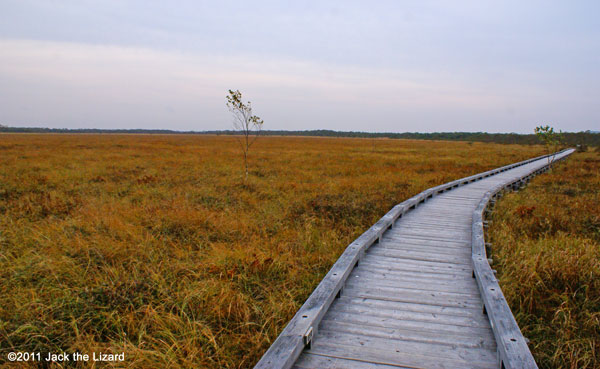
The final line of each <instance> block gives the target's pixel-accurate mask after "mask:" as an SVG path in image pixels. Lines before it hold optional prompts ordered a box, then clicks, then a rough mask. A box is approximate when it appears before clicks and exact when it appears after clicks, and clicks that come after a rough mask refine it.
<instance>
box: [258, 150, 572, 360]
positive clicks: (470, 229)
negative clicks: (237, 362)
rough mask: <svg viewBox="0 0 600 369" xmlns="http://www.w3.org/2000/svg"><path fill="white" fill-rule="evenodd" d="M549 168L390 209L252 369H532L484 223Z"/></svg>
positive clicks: (471, 183)
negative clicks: (508, 195)
mask: <svg viewBox="0 0 600 369" xmlns="http://www.w3.org/2000/svg"><path fill="white" fill-rule="evenodd" d="M573 151H574V150H572V149H568V150H563V151H561V152H558V153H555V154H552V155H551V156H553V157H554V162H556V161H558V160H562V159H564V158H566V157H567V156H568V155H570V154H571V153H573ZM548 167H549V160H548V155H545V156H541V157H537V158H533V159H529V160H525V161H522V162H519V163H515V164H511V165H507V166H504V167H501V168H497V169H494V170H491V171H487V172H484V173H480V174H477V175H474V176H470V177H466V178H462V179H459V180H456V181H452V182H449V183H446V184H444V185H441V186H437V187H433V188H430V189H427V190H425V191H423V192H421V193H420V194H418V195H416V196H414V197H412V198H410V199H408V200H406V201H404V202H402V203H401V204H398V205H396V206H395V207H394V208H392V209H391V210H390V211H389V212H388V213H387V214H386V215H384V216H383V217H382V218H381V219H380V220H379V221H378V222H377V223H375V225H373V226H372V227H371V228H369V229H368V230H367V231H366V232H365V233H363V234H362V235H361V236H360V237H359V238H357V239H356V240H355V241H354V242H352V243H351V244H350V245H349V246H348V247H347V248H346V250H345V251H344V253H343V254H342V255H341V256H340V258H339V259H338V260H337V261H336V263H335V264H334V265H333V267H332V268H331V270H330V271H329V272H328V273H327V275H326V276H325V277H324V278H323V280H322V281H321V283H320V284H319V285H318V286H317V288H316V289H315V290H314V291H313V293H312V294H311V296H310V297H309V298H308V299H307V301H306V302H305V303H304V305H303V306H302V307H301V308H300V309H299V310H298V312H297V313H296V315H295V316H294V317H293V318H292V320H291V321H290V322H289V323H288V325H287V326H286V327H285V329H284V330H283V332H282V333H281V334H280V335H279V337H278V338H277V340H276V341H275V342H274V343H273V345H272V346H271V347H270V348H269V350H268V351H267V352H266V353H265V354H264V356H263V357H262V358H261V360H260V361H259V362H258V364H257V365H256V367H255V369H262V368H292V367H293V368H356V369H363V368H365V369H366V368H378V369H391V368H507V369H510V368H537V366H536V364H535V361H534V360H533V357H532V355H531V353H530V352H529V349H528V347H527V344H526V340H525V338H524V337H523V335H522V334H521V332H520V330H519V327H518V325H517V323H516V321H515V319H514V317H513V315H512V313H511V311H510V309H509V307H508V305H507V303H506V300H505V299H504V296H503V294H502V291H501V290H500V286H499V285H498V282H497V280H496V278H495V274H494V271H493V270H492V268H491V266H490V261H491V260H490V259H488V257H487V254H486V244H485V240H484V226H485V222H484V217H485V212H486V210H487V209H488V206H489V205H490V204H493V202H494V201H495V199H496V198H497V197H499V196H501V195H502V193H503V192H504V191H506V190H510V189H517V188H519V187H520V186H522V185H523V184H524V183H526V182H528V181H529V179H530V178H531V177H533V176H534V175H536V174H539V173H541V172H544V171H546V170H548Z"/></svg>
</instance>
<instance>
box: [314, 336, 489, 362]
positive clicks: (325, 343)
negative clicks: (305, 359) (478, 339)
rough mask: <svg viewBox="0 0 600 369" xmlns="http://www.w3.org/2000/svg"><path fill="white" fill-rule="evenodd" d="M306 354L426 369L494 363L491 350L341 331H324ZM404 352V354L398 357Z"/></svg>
mask: <svg viewBox="0 0 600 369" xmlns="http://www.w3.org/2000/svg"><path fill="white" fill-rule="evenodd" d="M309 352H315V353H320V354H326V353H330V354H331V353H338V354H344V353H345V354H349V355H348V356H347V357H348V358H353V357H354V358H364V359H367V358H372V360H373V361H374V362H379V363H381V364H391V365H406V366H410V365H415V364H416V365H419V366H418V367H424V368H429V367H432V365H436V364H437V365H438V367H444V366H439V365H440V364H441V363H443V364H446V363H449V362H453V363H456V364H458V363H460V364H462V365H463V368H465V367H469V368H472V367H486V368H487V367H490V366H489V365H490V364H495V363H496V353H495V352H494V351H493V350H491V349H485V348H484V347H479V348H467V347H460V346H458V345H454V346H450V345H444V344H435V343H433V342H427V343H425V342H414V341H406V340H394V339H381V338H375V337H369V336H360V335H356V334H348V333H341V332H331V331H324V332H323V334H322V335H320V336H319V337H317V338H316V339H315V341H314V343H313V346H312V348H311V349H310V350H309ZM401 353H404V354H405V355H398V354H401ZM411 354H413V355H415V356H416V355H419V356H420V357H419V361H418V362H415V361H412V362H407V361H406V357H407V356H409V355H411Z"/></svg>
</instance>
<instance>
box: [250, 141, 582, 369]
mask: <svg viewBox="0 0 600 369" xmlns="http://www.w3.org/2000/svg"><path fill="white" fill-rule="evenodd" d="M568 150H571V152H572V151H573V150H572V149H568ZM565 151H567V150H562V151H560V152H557V153H553V154H548V155H542V156H539V157H536V158H532V159H527V160H524V161H521V162H518V163H514V164H509V165H506V166H503V167H500V168H496V169H493V170H489V171H486V172H483V173H479V174H475V175H472V176H469V177H464V178H461V179H457V180H455V181H452V182H448V183H445V184H442V185H440V186H436V187H432V188H429V189H427V190H425V191H423V192H421V193H419V194H417V195H415V196H413V197H411V198H409V199H408V200H406V201H404V202H402V203H400V204H398V205H396V206H394V207H393V208H392V209H391V210H390V211H389V212H388V213H387V214H385V215H384V216H383V217H382V218H381V219H379V221H377V223H375V224H374V225H373V226H372V227H371V228H369V229H368V230H367V231H365V232H364V233H363V234H362V235H360V236H359V237H358V238H357V239H356V240H354V241H353V242H352V243H350V245H348V246H347V247H346V249H345V250H344V252H343V253H342V255H341V256H340V257H339V259H338V260H337V261H336V262H335V264H334V265H333V267H332V268H331V269H330V270H329V272H328V273H327V274H326V275H325V277H324V278H323V279H322V280H321V282H320V283H319V285H318V286H317V287H316V288H315V290H314V291H313V293H312V294H311V295H310V296H309V298H308V299H307V300H306V302H305V303H304V305H302V306H301V307H300V309H299V310H298V312H297V313H296V314H295V315H294V317H293V318H292V319H291V320H290V322H289V323H288V324H287V326H286V327H285V328H284V329H283V331H282V332H281V334H280V335H279V336H278V337H277V339H276V340H275V341H274V342H273V344H272V345H271V347H269V349H268V350H267V352H266V353H265V354H264V355H263V356H262V358H261V359H260V361H259V362H258V363H257V364H256V366H255V369H266V368H269V369H287V368H291V367H292V366H293V365H294V363H295V362H296V360H297V359H298V357H299V356H300V354H301V353H302V351H303V350H304V348H305V347H306V346H310V344H311V341H312V338H313V337H315V336H316V335H317V329H318V326H319V323H320V322H321V320H322V319H323V316H324V315H325V314H326V313H327V310H328V309H329V307H330V306H331V304H332V302H333V301H334V299H335V297H336V296H337V295H338V293H340V290H341V289H342V288H343V286H344V284H345V282H346V279H347V278H348V276H349V275H350V273H351V272H352V269H353V268H354V267H355V266H357V265H358V264H359V263H360V260H361V259H362V258H363V256H364V254H365V251H366V250H367V249H368V248H369V247H370V246H371V245H373V244H374V243H377V242H379V240H381V237H382V236H383V234H384V233H385V231H387V230H388V229H389V228H391V227H392V226H393V224H394V222H395V221H396V220H397V219H399V218H401V217H402V215H403V214H405V213H407V212H409V211H410V210H412V209H415V208H417V207H418V206H419V204H421V203H424V202H425V201H427V199H430V198H432V197H433V196H436V195H437V194H440V193H443V192H446V191H449V190H452V189H453V188H456V187H459V186H463V185H466V184H468V183H471V182H475V181H478V180H481V179H483V178H487V177H489V176H493V175H495V174H498V173H501V172H505V171H507V170H509V169H512V168H516V167H519V166H522V165H525V164H528V163H531V162H533V161H536V160H540V159H544V158H548V157H553V156H555V155H558V154H560V153H563V152H565ZM570 154H571V153H569V154H567V155H570ZM565 157H566V156H565ZM565 157H562V158H560V159H557V160H554V161H553V162H552V163H554V162H556V161H558V160H562V159H564V158H565ZM552 163H549V164H546V165H544V166H543V167H542V168H540V169H538V170H536V171H534V172H532V173H529V174H528V175H526V176H523V177H518V178H517V177H515V178H513V180H511V181H508V182H505V183H503V184H501V185H498V186H497V187H495V188H494V189H492V190H490V191H488V192H487V193H486V194H485V195H484V197H483V199H482V200H481V202H480V203H479V206H478V207H477V209H476V210H475V211H474V212H473V223H472V260H473V276H474V277H475V278H476V280H477V285H478V287H479V289H480V292H481V295H482V298H483V302H484V306H485V309H486V312H487V314H488V317H489V319H490V323H491V326H492V330H493V332H494V336H495V338H496V340H497V345H498V356H499V361H500V362H501V365H503V366H504V368H507V369H511V368H537V366H536V364H535V361H534V360H533V357H532V355H531V353H530V352H529V349H528V347H527V344H526V342H525V338H524V337H523V335H522V334H521V331H520V330H519V327H518V325H517V323H516V321H515V319H514V317H513V315H512V313H511V311H510V309H509V307H508V305H507V303H506V300H505V299H504V295H503V294H502V291H501V290H500V287H499V285H498V282H497V280H496V278H495V275H494V272H493V271H492V269H491V267H490V265H489V263H488V259H487V256H486V252H485V240H484V235H483V227H484V222H483V215H484V212H485V210H486V207H487V205H488V203H489V202H490V200H492V199H493V198H494V199H495V198H496V197H498V196H499V195H501V192H502V191H503V190H505V189H507V188H511V189H516V188H517V186H520V185H522V184H523V183H524V182H525V181H528V180H529V179H530V178H531V177H533V176H534V175H535V174H539V173H541V172H544V171H546V170H548V168H549V167H550V165H551V164H552Z"/></svg>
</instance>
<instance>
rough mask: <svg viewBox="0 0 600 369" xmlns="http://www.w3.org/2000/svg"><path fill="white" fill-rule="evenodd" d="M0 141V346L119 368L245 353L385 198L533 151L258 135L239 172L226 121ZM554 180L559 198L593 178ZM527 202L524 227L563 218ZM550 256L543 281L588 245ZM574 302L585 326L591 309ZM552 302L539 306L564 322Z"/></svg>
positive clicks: (199, 363) (536, 150)
mask: <svg viewBox="0 0 600 369" xmlns="http://www.w3.org/2000/svg"><path fill="white" fill-rule="evenodd" d="M0 151H1V152H2V155H1V156H0V250H1V251H0V281H1V282H0V357H2V358H4V357H5V355H6V353H7V352H10V351H51V352H60V351H63V350H64V351H71V352H72V351H76V350H78V351H81V352H92V351H104V352H115V353H118V352H122V351H124V352H125V355H126V365H125V366H127V367H129V368H166V367H173V368H174V367H183V368H192V367H194V368H198V367H202V368H248V367H251V366H252V365H253V364H254V363H255V362H256V361H257V360H258V359H259V358H260V356H261V355H262V354H263V353H264V351H265V350H266V349H267V348H268V346H269V345H270V343H271V342H272V341H273V340H274V339H275V337H276V336H277V334H278V333H279V332H280V331H281V330H282V329H283V327H284V326H285V324H286V323H287V321H288V320H289V319H290V318H291V317H292V316H293V314H294V313H295V312H296V310H297V309H298V308H299V307H300V305H301V304H302V303H303V302H304V300H305V299H306V298H307V297H308V295H309V294H310V292H311V291H312V290H313V289H314V287H315V286H316V285H317V284H318V282H319V281H320V279H321V278H322V277H323V275H324V274H325V273H326V272H327V270H328V269H329V268H330V267H331V265H332V264H333V263H334V262H335V260H336V259H337V257H338V256H339V255H340V254H341V252H342V251H343V250H344V248H345V247H346V246H347V244H348V243H349V242H351V241H352V240H353V239H354V238H356V237H357V236H358V235H360V234H361V233H362V232H363V231H364V230H365V229H367V228H368V227H369V226H371V225H372V224H373V223H374V222H375V221H376V220H377V219H379V217H381V216H382V215H383V214H385V213H386V212H387V211H388V210H389V209H390V208H391V207H392V206H393V205H395V204H396V203H399V202H401V201H403V200H404V199H406V198H408V197H410V196H412V195H414V194H416V193H418V192H419V191H422V190H424V189H426V188H428V187H431V186H435V185H438V184H441V183H444V182H447V181H449V180H452V179H456V178H459V177H463V176H467V175H471V174H474V173H477V172H481V171H484V170H487V169H490V168H494V167H497V166H500V165H504V164H508V163H511V162H515V161H518V160H522V159H525V158H528V157H532V156H535V155H539V154H541V152H542V151H543V150H542V148H540V147H524V146H509V145H505V146H503V145H494V144H480V143H473V144H467V143H460V142H433V141H432V142H425V141H406V140H376V142H375V144H374V142H373V140H366V139H328V138H301V137H297V138H278V137H269V138H261V139H260V140H259V141H257V143H256V145H255V146H253V151H251V152H250V171H251V172H250V177H249V180H248V181H247V182H246V183H244V181H243V168H242V161H241V156H240V153H239V152H238V147H237V143H236V142H235V139H234V138H232V137H211V136H158V135H157V136H144V135H129V136H126V135H50V134H47V135H26V134H14V135H7V134H4V135H0ZM590 158H591V156H590ZM585 165H588V166H589V167H590V168H597V163H595V162H590V163H588V162H585V161H584V162H581V163H580V166H579V167H578V168H580V169H579V172H573V173H572V175H577V176H581V178H582V180H586V179H585V178H592V177H594V175H592V176H591V177H590V176H589V170H586V169H585V168H584V166H585ZM561 170H562V169H561ZM596 174H597V173H596ZM586 176H587V177H586ZM557 186H558V187H557V188H558V189H557V191H564V190H567V189H568V190H570V191H577V192H576V193H575V195H573V196H574V197H572V199H574V200H575V199H577V198H578V196H580V195H579V193H580V191H592V189H591V188H582V187H573V186H569V187H568V188H567V187H564V186H560V185H557ZM596 188H597V187H596ZM593 191H596V189H594V190H593ZM586 193H587V192H586ZM564 196H569V195H564ZM586 196H587V195H586ZM596 196H597V192H596ZM528 206H530V205H528ZM535 206H536V208H535V209H534V210H532V215H538V214H539V217H538V218H536V219H537V220H535V225H536V227H537V228H535V229H533V230H531V232H534V231H535V232H541V231H544V232H546V231H548V230H549V231H551V232H553V234H556V235H561V234H563V233H564V232H568V231H569V230H570V228H569V227H573V226H572V225H564V222H562V221H561V219H562V217H563V216H564V214H562V213H561V214H559V215H557V216H555V217H548V216H547V215H548V214H547V212H546V210H544V209H542V208H539V207H537V206H538V205H537V202H536V205H535ZM586 206H591V205H588V204H586V203H581V204H579V207H578V208H577V209H581V211H583V209H585V207H586ZM595 209H597V208H595ZM590 210H592V209H590ZM548 211H549V210H548ZM561 211H563V212H567V211H569V210H568V209H563V210H561ZM578 219H582V220H585V221H586V222H587V223H581V224H580V225H577V227H588V228H589V229H593V228H594V227H596V226H595V225H597V223H595V222H597V218H591V217H583V216H581V217H580V218H578ZM531 222H534V221H533V220H532V221H531ZM565 227H567V228H565ZM596 229H597V228H596ZM525 230H526V231H527V232H530V229H529V228H525ZM590 237H591V236H590ZM594 237H597V235H596V236H594ZM594 237H591V238H590V239H589V240H587V241H586V240H583V239H581V240H579V239H577V240H576V241H572V242H577V244H578V245H580V244H583V243H585V242H588V244H590V243H589V242H592V240H596V241H593V242H597V238H594ZM565 239H566V238H565ZM548 242H550V241H548ZM569 242H571V241H569ZM590 245H592V244H590ZM557 247H558V246H557ZM560 248H561V249H562V246H560ZM574 250H575V246H574ZM559 255H562V254H557V255H555V256H553V258H550V259H549V261H547V263H550V264H548V265H547V267H545V268H546V269H543V270H547V272H544V275H546V274H548V277H547V278H549V282H547V283H553V284H557V285H558V284H561V283H567V282H568V283H571V284H572V283H574V282H573V279H572V278H573V277H572V275H571V274H569V275H568V276H563V274H561V273H565V272H564V271H556V272H553V270H554V269H553V268H554V267H555V264H551V261H552V260H554V259H556V260H555V261H552V263H558V264H557V265H560V260H562V259H559V258H569V260H572V261H573V262H577V263H579V264H577V265H578V266H577V268H579V267H580V266H579V265H580V264H581V265H583V267H586V268H587V265H588V264H586V263H592V262H593V258H592V257H591V256H589V257H586V258H583V259H582V258H581V257H580V255H579V253H577V252H575V251H569V252H566V253H565V254H564V255H562V256H559ZM542 260H544V263H546V261H545V260H546V259H542ZM595 260H598V259H597V258H596V259H595ZM544 265H545V264H544ZM583 267H581V268H583ZM540 270H542V269H538V271H540ZM581 270H588V269H581ZM594 276H596V275H594ZM532 278H533V277H532ZM580 278H583V280H585V281H587V280H589V281H590V283H592V282H593V281H594V279H593V278H592V276H585V277H580ZM544 283H546V282H544ZM593 283H597V282H593ZM572 286H573V288H575V287H576V286H580V285H579V284H577V283H575V284H573V285H572ZM592 286H595V285H593V284H590V285H589V288H587V289H584V288H583V287H581V286H580V287H578V289H577V290H576V291H578V292H577V293H578V295H577V296H581V297H578V298H581V299H584V300H585V299H588V298H587V297H585V296H587V295H586V294H591V293H592V291H594V290H593V289H592ZM519 291H524V289H521V290H519ZM596 291H597V290H596ZM522 293H525V294H527V293H530V292H527V291H525V292H522ZM536 293H537V292H536ZM560 296H562V295H560ZM565 296H566V295H565ZM530 300H536V299H529V300H526V301H527V303H530V302H529V301H530ZM588 300H589V301H595V300H592V299H588ZM561 301H564V302H565V304H566V305H559V306H563V311H564V312H565V314H566V312H569V313H574V312H575V310H573V309H571V308H570V305H568V304H569V301H571V300H570V299H569V298H567V297H564V298H563V300H561ZM590 303H591V302H590ZM536 304H537V303H536ZM534 305H535V304H534ZM535 306H538V305H535ZM540 308H541V307H540ZM586 311H588V313H589V314H590V315H589V316H587V317H585V319H582V320H581V321H585V322H587V323H586V324H587V326H589V327H592V328H586V329H593V327H594V325H593V319H597V315H593V313H592V312H593V311H596V312H597V311H598V310H597V309H596V310H586ZM552 314H555V313H554V312H553V313H552ZM594 314H595V313H594ZM563 315H564V314H562V313H561V314H558V315H556V318H554V317H553V318H552V319H556V320H557V321H560V322H562V321H565V322H569V324H573V323H572V319H566V318H564V316H563ZM594 317H595V318H594ZM565 324H567V323H565ZM577 324H579V323H577ZM587 326H586V327H587ZM565 329H566V328H565ZM569 329H572V328H569ZM569 342H570V343H569V344H571V345H573V346H574V347H580V346H581V347H585V345H586V344H585V343H582V342H580V341H577V340H571V341H569ZM569 352H574V351H572V350H570V351H569ZM111 365H114V366H119V365H120V364H118V363H117V364H106V366H111Z"/></svg>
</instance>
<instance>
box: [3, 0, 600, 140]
mask: <svg viewBox="0 0 600 369" xmlns="http://www.w3.org/2000/svg"><path fill="white" fill-rule="evenodd" d="M2 8H3V12H1V13H0V49H1V50H2V53H0V122H5V124H13V125H41V126H51V127H71V128H75V127H101V128H137V127H140V128H172V129H183V130H188V129H197V130H201V129H227V128H229V127H230V125H229V123H230V122H229V116H228V112H227V110H226V108H225V105H224V102H225V99H224V96H225V94H226V92H227V89H229V88H234V89H240V90H241V91H242V92H243V93H244V95H245V97H247V98H248V99H250V100H252V101H253V103H254V106H255V110H256V112H257V113H258V114H259V115H261V116H262V117H263V118H264V119H265V121H266V126H265V128H268V129H318V128H329V129H339V130H369V131H454V130H469V131H480V130H481V131H492V132H496V131H516V132H531V131H532V129H533V127H534V126H535V125H538V124H540V123H542V122H549V123H551V124H554V125H555V126H557V127H558V128H560V129H563V130H585V129H597V127H596V126H597V122H598V118H599V117H600V113H599V112H598V109H597V108H596V104H597V101H598V98H599V97H600V96H599V95H600V93H599V92H600V75H599V73H598V65H600V64H599V62H600V60H599V59H600V43H599V41H598V40H600V37H599V36H600V32H599V31H600V26H598V24H597V22H596V21H595V19H594V18H593V17H594V14H597V11H598V10H599V9H598V5H596V3H595V2H577V3H574V4H567V3H564V2H546V1H545V2H527V3H522V2H516V1H515V2H513V1H507V2H502V3H496V2H487V1H483V2H482V1H464V2H460V3H457V2H443V1H413V2H377V3H375V4H369V5H367V3H366V2H327V3H319V2H314V3H311V2H303V3H302V4H300V3H297V4H293V5H289V4H285V5H284V4H282V3H280V2H268V1H258V2H251V3H248V2H219V3H215V2H206V3H202V2H199V3H198V2H187V1H181V2H177V3H166V2H148V1H139V2H135V1H134V2H121V1H105V2H101V3H97V2H87V1H77V2H75V1H73V2H70V1H63V2H47V1H39V2H38V1H27V0H20V1H3V2H2Z"/></svg>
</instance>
